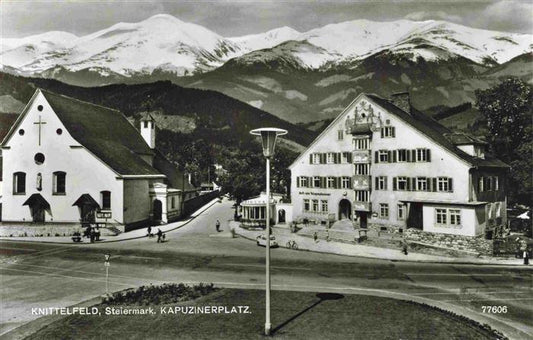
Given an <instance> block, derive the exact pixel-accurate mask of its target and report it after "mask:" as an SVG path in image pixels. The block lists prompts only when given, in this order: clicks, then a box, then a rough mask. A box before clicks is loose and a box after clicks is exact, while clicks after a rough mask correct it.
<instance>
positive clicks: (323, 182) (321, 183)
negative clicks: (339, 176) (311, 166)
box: [320, 177, 328, 188]
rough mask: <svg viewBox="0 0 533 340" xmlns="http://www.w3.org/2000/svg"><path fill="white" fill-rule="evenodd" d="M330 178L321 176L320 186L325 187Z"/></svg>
mask: <svg viewBox="0 0 533 340" xmlns="http://www.w3.org/2000/svg"><path fill="white" fill-rule="evenodd" d="M327 180H328V178H327V177H320V187H321V188H325V187H326V181H327Z"/></svg>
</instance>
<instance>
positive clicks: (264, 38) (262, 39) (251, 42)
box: [228, 26, 302, 52]
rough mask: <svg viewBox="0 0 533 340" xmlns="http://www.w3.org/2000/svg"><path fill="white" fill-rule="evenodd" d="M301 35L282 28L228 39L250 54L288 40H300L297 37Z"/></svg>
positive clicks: (295, 31)
mask: <svg viewBox="0 0 533 340" xmlns="http://www.w3.org/2000/svg"><path fill="white" fill-rule="evenodd" d="M301 35H302V33H300V32H298V31H297V30H295V29H293V28H290V27H287V26H284V27H280V28H276V29H273V30H270V31H267V32H265V33H259V34H251V35H245V36H242V37H233V38H228V39H229V40H231V41H233V42H234V43H236V44H238V45H239V46H241V48H242V49H243V50H245V51H247V52H251V51H258V50H262V49H265V48H272V47H274V46H276V45H279V44H281V43H284V42H286V41H289V40H300V39H299V37H300V36H301Z"/></svg>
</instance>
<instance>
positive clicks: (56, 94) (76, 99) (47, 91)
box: [37, 88, 124, 115]
mask: <svg viewBox="0 0 533 340" xmlns="http://www.w3.org/2000/svg"><path fill="white" fill-rule="evenodd" d="M37 89H38V90H40V91H41V92H43V94H45V93H49V94H51V95H55V96H59V97H63V98H66V99H71V100H75V101H77V102H80V103H82V104H89V105H91V106H96V107H99V108H102V109H106V110H109V111H114V112H117V113H120V114H121V115H124V114H123V113H122V112H121V111H120V110H118V109H114V108H112V107H109V106H103V105H100V104H95V103H91V102H88V101H85V100H81V99H78V98H74V97H70V96H67V95H64V94H61V93H57V92H54V91H50V90H45V89H42V88H37Z"/></svg>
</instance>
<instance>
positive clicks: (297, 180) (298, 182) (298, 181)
mask: <svg viewBox="0 0 533 340" xmlns="http://www.w3.org/2000/svg"><path fill="white" fill-rule="evenodd" d="M296 187H297V188H299V187H300V176H297V177H296Z"/></svg>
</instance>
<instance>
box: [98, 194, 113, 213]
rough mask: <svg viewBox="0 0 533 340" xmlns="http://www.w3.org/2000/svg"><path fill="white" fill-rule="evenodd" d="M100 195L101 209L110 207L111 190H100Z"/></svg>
mask: <svg viewBox="0 0 533 340" xmlns="http://www.w3.org/2000/svg"><path fill="white" fill-rule="evenodd" d="M100 196H101V199H102V210H110V209H111V191H101V192H100Z"/></svg>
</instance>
